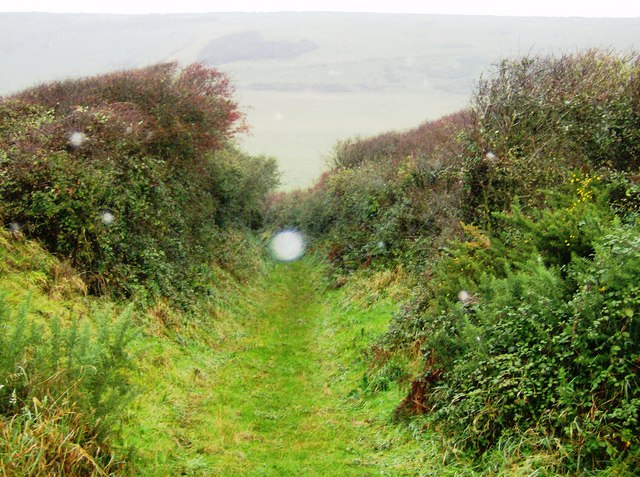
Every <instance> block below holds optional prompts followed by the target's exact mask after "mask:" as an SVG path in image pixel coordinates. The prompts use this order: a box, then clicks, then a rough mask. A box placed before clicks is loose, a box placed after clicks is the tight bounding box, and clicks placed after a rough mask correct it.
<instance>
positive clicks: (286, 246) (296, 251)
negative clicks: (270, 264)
mask: <svg viewBox="0 0 640 477" xmlns="http://www.w3.org/2000/svg"><path fill="white" fill-rule="evenodd" d="M269 249H270V250H271V255H272V256H273V258H275V259H276V260H279V261H281V262H293V261H295V260H298V259H299V258H300V257H302V255H304V249H305V245H304V237H303V236H302V234H301V233H300V232H298V231H296V230H283V231H282V232H278V233H277V234H275V235H274V236H273V238H272V239H271V242H270V243H269Z"/></svg>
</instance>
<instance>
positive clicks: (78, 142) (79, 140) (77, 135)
mask: <svg viewBox="0 0 640 477" xmlns="http://www.w3.org/2000/svg"><path fill="white" fill-rule="evenodd" d="M86 140H87V136H86V134H84V133H81V132H79V131H76V132H72V133H71V134H69V144H71V145H72V146H73V147H80V146H82V145H83V144H84V143H85V142H86Z"/></svg>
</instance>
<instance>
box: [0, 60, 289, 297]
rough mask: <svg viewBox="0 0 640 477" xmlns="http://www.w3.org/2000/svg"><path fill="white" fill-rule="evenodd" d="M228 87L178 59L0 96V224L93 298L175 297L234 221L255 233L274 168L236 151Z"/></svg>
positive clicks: (212, 73)
mask: <svg viewBox="0 0 640 477" xmlns="http://www.w3.org/2000/svg"><path fill="white" fill-rule="evenodd" d="M244 127H245V126H244V123H243V119H242V115H241V114H240V112H239V111H238V108H237V105H236V103H234V102H233V100H232V99H231V88H230V85H229V82H228V79H227V78H226V77H225V76H224V75H223V74H221V73H220V72H218V71H216V70H214V69H210V68H205V67H203V66H201V65H191V66H188V67H186V68H184V69H183V70H180V71H178V69H177V67H176V65H175V64H164V65H157V66H153V67H149V68H144V69H140V70H132V71H123V72H118V73H111V74H107V75H103V76H97V77H94V78H87V79H80V80H68V81H63V82H58V83H52V84H45V85H42V86H38V87H36V88H33V89H30V90H27V91H25V92H22V93H19V94H16V95H14V96H12V97H9V98H6V99H4V100H3V101H1V102H0V178H1V179H2V180H1V181H0V218H1V219H2V220H3V221H4V223H5V225H6V226H10V227H12V228H18V227H19V228H20V229H21V230H22V231H23V232H24V233H25V234H26V235H27V236H29V237H34V238H38V239H39V240H41V241H42V242H43V243H44V244H45V245H46V246H47V248H48V249H49V250H51V251H53V252H54V253H56V254H57V255H59V256H64V257H68V258H69V259H70V260H71V262H72V264H73V265H74V266H76V267H77V268H78V269H79V270H81V271H82V272H83V274H84V277H85V279H86V280H87V281H88V283H89V285H90V287H91V289H92V290H93V291H97V292H102V291H105V290H115V291H117V292H119V293H122V294H125V295H131V294H133V293H136V292H140V291H143V290H144V291H145V292H149V291H150V292H151V293H153V294H156V295H163V296H167V297H170V298H176V297H179V296H181V295H185V294H186V292H187V290H188V291H189V293H191V292H192V290H191V286H192V285H193V283H197V282H198V279H197V278H195V275H197V273H198V270H202V265H206V264H207V263H209V262H210V261H212V260H216V257H217V255H218V251H219V250H220V249H221V248H223V247H224V244H225V242H226V240H225V238H224V236H225V233H226V232H227V230H228V229H229V228H230V227H231V226H234V227H254V228H255V227H258V226H260V224H261V221H262V216H261V210H262V208H261V207H262V205H261V204H262V197H263V195H264V194H265V192H266V191H267V190H269V189H270V188H272V187H273V186H274V185H275V184H276V182H277V176H276V167H275V162H274V161H273V160H270V159H264V158H252V157H248V156H246V155H245V154H242V153H240V152H239V151H237V150H235V149H234V148H233V147H232V146H231V144H230V140H231V139H232V138H233V136H234V134H235V133H236V132H238V131H241V130H243V129H244Z"/></svg>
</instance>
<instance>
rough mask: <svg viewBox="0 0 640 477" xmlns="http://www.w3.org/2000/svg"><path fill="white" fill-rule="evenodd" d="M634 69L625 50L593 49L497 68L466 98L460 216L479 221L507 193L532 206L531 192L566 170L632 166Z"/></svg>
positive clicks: (502, 204)
mask: <svg viewBox="0 0 640 477" xmlns="http://www.w3.org/2000/svg"><path fill="white" fill-rule="evenodd" d="M639 68H640V63H639V62H638V61H637V59H636V58H634V57H633V55H628V56H616V55H613V54H611V53H606V52H601V51H597V50H590V51H586V52H583V53H577V54H571V55H563V56H561V57H559V58H555V57H523V58H519V59H515V60H504V61H502V62H501V63H500V64H499V65H497V67H496V68H495V71H494V72H493V75H491V76H490V77H489V78H487V79H482V80H481V81H480V82H479V85H478V89H477V91H476V93H475V96H474V100H473V112H474V114H475V117H476V127H475V130H474V132H473V133H472V134H471V136H470V137H469V138H468V140H469V142H468V152H467V155H468V157H467V161H466V164H467V165H466V171H467V173H466V178H465V184H466V192H467V194H466V200H465V205H466V207H465V210H466V217H467V219H469V220H471V218H473V219H474V220H479V221H481V222H482V223H483V224H487V223H488V222H490V221H491V215H490V214H491V212H496V211H500V210H508V209H509V208H510V205H511V201H512V200H513V198H515V197H520V199H521V203H522V204H523V205H528V206H537V205H540V203H541V198H542V199H543V197H541V195H540V193H539V190H540V189H548V188H551V187H555V186H557V185H559V184H562V183H563V182H564V181H565V180H566V179H567V175H566V174H567V171H568V170H569V169H570V168H582V167H585V168H589V169H591V170H596V169H600V168H603V167H606V168H611V169H615V170H623V171H628V170H635V169H637V167H638V166H640V149H639V147H638V144H640V142H639V139H640V126H639V125H640V116H639V115H638V112H639V107H638V99H639V97H638V94H637V83H638V80H637V77H638V74H639V72H640V70H639Z"/></svg>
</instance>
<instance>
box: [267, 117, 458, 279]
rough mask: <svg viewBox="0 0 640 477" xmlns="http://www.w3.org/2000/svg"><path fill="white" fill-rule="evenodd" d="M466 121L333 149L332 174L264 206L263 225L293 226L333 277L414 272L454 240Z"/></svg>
mask: <svg viewBox="0 0 640 477" xmlns="http://www.w3.org/2000/svg"><path fill="white" fill-rule="evenodd" d="M467 120H468V114H467V113H466V112H461V113H459V114H457V115H453V116H450V117H446V118H443V119H441V120H439V121H433V122H429V123H425V124H423V125H422V126H420V127H419V128H417V129H415V130H412V131H408V132H406V133H387V134H383V135H381V136H377V137H373V138H369V139H364V140H352V141H346V142H343V143H340V144H338V146H337V147H336V151H335V156H334V158H333V161H334V164H335V168H334V169H332V170H331V171H329V172H328V173H327V174H325V175H324V176H323V177H322V178H321V180H320V181H319V182H318V184H316V186H315V187H313V188H311V189H309V190H308V191H305V192H294V193H292V194H290V195H289V196H277V197H273V198H272V200H271V204H270V208H269V212H268V221H267V222H268V223H269V224H270V225H272V226H278V227H297V228H299V229H301V230H302V231H303V232H305V233H306V234H307V235H308V236H310V238H312V239H316V240H319V241H321V242H323V244H324V246H325V247H326V249H328V251H329V254H328V255H329V259H330V260H331V262H332V263H333V265H334V270H338V271H342V272H353V271H354V270H357V269H359V268H369V267H389V266H393V264H394V263H396V264H397V263H400V262H401V261H402V262H403V263H404V264H405V265H408V266H410V267H412V268H418V267H419V266H421V265H423V264H424V262H425V261H426V260H427V259H428V257H429V255H430V253H431V252H432V251H433V250H434V249H436V248H437V246H438V245H439V244H440V242H439V240H438V239H437V238H438V237H439V236H440V235H441V234H444V235H448V234H452V233H455V232H454V230H457V228H458V225H457V224H458V221H457V220H456V214H457V209H458V204H457V201H458V192H459V189H460V187H459V186H460V183H459V180H460V174H459V173H458V172H457V170H456V168H455V166H454V160H456V159H457V157H456V155H457V154H458V153H459V152H460V151H461V148H460V147H459V145H458V143H457V140H456V138H457V134H458V132H459V131H460V130H461V129H462V128H463V127H464V124H465V122H466V121H467Z"/></svg>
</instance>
